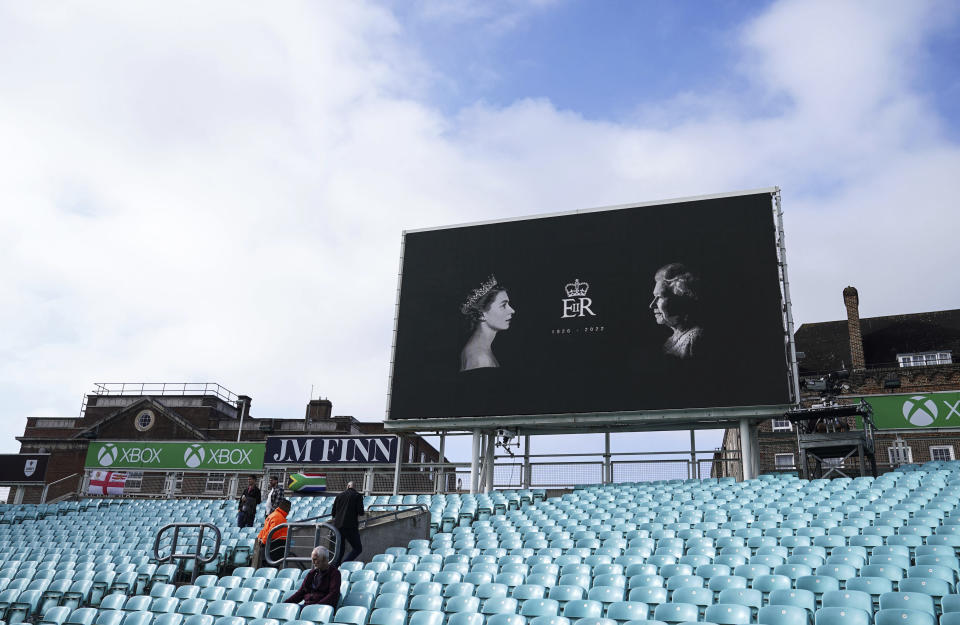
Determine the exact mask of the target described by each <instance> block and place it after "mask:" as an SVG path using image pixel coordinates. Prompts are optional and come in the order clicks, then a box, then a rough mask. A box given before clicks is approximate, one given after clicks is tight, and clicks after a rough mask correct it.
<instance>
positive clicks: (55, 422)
mask: <svg viewBox="0 0 960 625" xmlns="http://www.w3.org/2000/svg"><path fill="white" fill-rule="evenodd" d="M33 425H34V427H38V428H49V429H55V428H72V427H74V420H73V419H37V420H36V422H35V423H34V424H33Z"/></svg>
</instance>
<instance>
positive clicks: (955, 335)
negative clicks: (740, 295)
mask: <svg viewBox="0 0 960 625" xmlns="http://www.w3.org/2000/svg"><path fill="white" fill-rule="evenodd" d="M843 303H844V308H845V310H846V319H844V320H839V321H826V322H820V323H806V324H803V325H801V326H800V327H799V328H798V329H797V331H796V333H795V334H794V339H795V342H796V347H797V352H798V359H799V373H800V378H801V381H803V382H807V384H806V385H805V386H806V388H801V403H802V405H803V406H804V407H809V406H812V405H815V404H817V403H818V402H820V401H822V399H823V398H822V396H821V393H820V392H818V391H816V390H814V387H816V386H817V384H816V383H817V382H819V381H820V380H821V379H823V378H824V377H825V376H829V375H830V374H831V373H836V372H843V373H842V374H841V376H840V377H844V378H845V379H843V380H842V387H841V392H840V394H839V395H838V396H837V399H838V401H840V402H841V403H848V402H856V401H859V398H861V397H863V398H864V399H866V400H867V401H868V402H869V403H870V404H871V405H872V406H873V408H874V420H875V421H876V422H877V425H878V427H879V428H880V429H879V430H878V431H877V433H876V436H875V457H876V460H877V465H878V470H879V471H880V472H883V471H887V470H890V469H892V468H894V467H896V466H899V465H901V464H907V463H919V464H922V463H924V462H928V461H931V460H952V459H956V458H960V416H957V418H956V419H955V420H953V421H951V420H950V418H949V417H950V416H956V413H955V412H953V411H955V410H956V407H957V406H956V401H957V400H958V399H960V396H955V395H953V394H952V393H960V361H955V360H954V358H957V357H960V356H955V355H960V310H943V311H936V312H925V313H914V314H906V315H889V316H884V317H869V318H863V319H861V318H860V300H859V294H858V293H857V290H856V289H855V288H853V287H847V288H845V289H844V290H843ZM845 376H849V377H845ZM951 392H952V393H951ZM918 397H922V398H923V399H922V400H918V399H917V398H918ZM885 398H889V399H885ZM927 401H932V402H934V407H933V408H932V415H931V416H930V417H929V418H928V419H926V420H929V421H930V423H925V424H924V425H922V426H915V425H912V424H911V423H910V422H909V421H908V420H907V418H906V417H905V416H904V415H906V414H907V408H903V412H902V414H901V410H900V408H901V407H903V406H904V405H906V403H909V404H910V406H912V405H913V404H918V405H919V404H921V403H924V402H927ZM951 405H952V409H951ZM891 407H892V408H891ZM908 407H909V406H908ZM934 417H936V418H934ZM914 421H915V422H917V421H916V420H914ZM847 426H849V427H852V428H856V427H857V425H856V423H854V422H853V421H852V420H849V422H848V423H847ZM758 430H759V431H758V435H757V441H758V450H759V455H758V469H759V472H760V473H771V472H777V471H795V470H797V462H798V459H799V453H798V449H797V436H796V432H795V431H794V429H793V427H792V425H791V423H790V422H789V421H786V420H770V421H766V422H763V423H761V424H760V425H759V428H758ZM739 447H740V440H739V432H738V431H736V430H727V431H726V432H725V433H724V442H723V449H725V450H736V449H739ZM852 465H853V463H852V462H851V461H850V460H848V461H847V463H846V464H844V465H843V467H844V470H845V472H847V473H850V470H849V468H850V467H851V466H852ZM855 471H856V470H855V469H854V472H855ZM732 474H734V475H736V471H734V473H732Z"/></svg>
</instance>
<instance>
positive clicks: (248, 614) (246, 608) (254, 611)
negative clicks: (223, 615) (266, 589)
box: [234, 601, 267, 621]
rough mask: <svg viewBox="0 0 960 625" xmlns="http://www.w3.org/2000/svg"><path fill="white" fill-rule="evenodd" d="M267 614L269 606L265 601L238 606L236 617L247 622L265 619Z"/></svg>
mask: <svg viewBox="0 0 960 625" xmlns="http://www.w3.org/2000/svg"><path fill="white" fill-rule="evenodd" d="M266 613H267V604H266V603H264V602H263V601H247V602H245V603H241V604H240V605H239V606H237V611H236V612H235V613H234V615H235V616H239V617H241V618H243V619H245V620H246V621H252V620H254V619H258V618H263V616H264V615H265V614H266Z"/></svg>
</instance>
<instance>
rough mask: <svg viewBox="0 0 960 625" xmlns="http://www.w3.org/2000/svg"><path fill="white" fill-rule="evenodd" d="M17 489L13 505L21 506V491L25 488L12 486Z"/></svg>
mask: <svg viewBox="0 0 960 625" xmlns="http://www.w3.org/2000/svg"><path fill="white" fill-rule="evenodd" d="M14 488H16V489H17V492H16V493H14V495H13V503H14V504H17V505H18V504H21V503H23V491H24V490H25V489H26V486H14Z"/></svg>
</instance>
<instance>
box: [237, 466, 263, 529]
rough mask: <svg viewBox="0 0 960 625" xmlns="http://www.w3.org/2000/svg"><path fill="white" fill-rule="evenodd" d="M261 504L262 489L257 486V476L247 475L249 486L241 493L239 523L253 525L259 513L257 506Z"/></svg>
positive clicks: (247, 525)
mask: <svg viewBox="0 0 960 625" xmlns="http://www.w3.org/2000/svg"><path fill="white" fill-rule="evenodd" d="M259 505H260V489H259V488H257V478H255V477H254V476H252V475H250V476H248V477H247V487H246V488H245V489H244V491H243V494H241V495H240V509H239V511H238V512H237V525H239V526H240V527H251V526H252V525H253V518H254V517H255V516H256V515H257V506H259Z"/></svg>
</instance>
